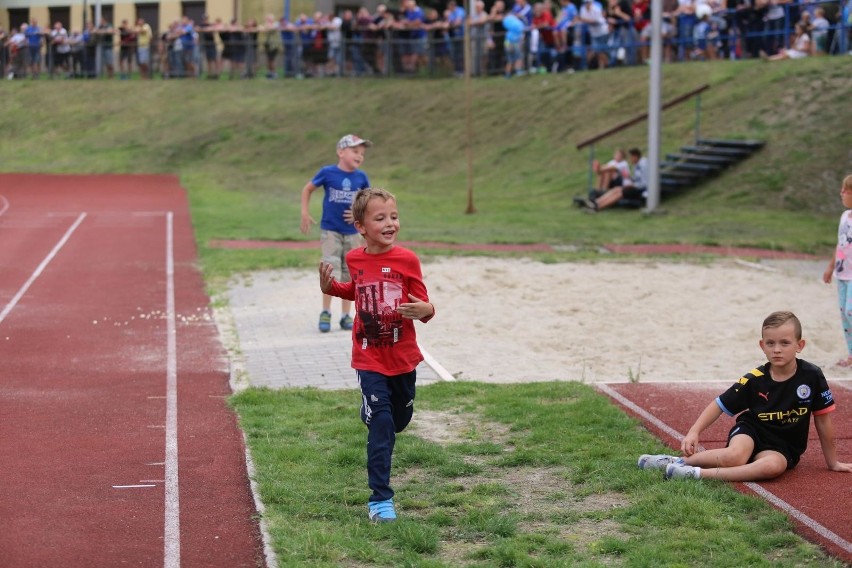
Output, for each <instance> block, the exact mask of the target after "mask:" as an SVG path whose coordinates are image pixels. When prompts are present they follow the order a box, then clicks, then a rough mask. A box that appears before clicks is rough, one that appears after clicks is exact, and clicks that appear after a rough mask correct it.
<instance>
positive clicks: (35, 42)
mask: <svg viewBox="0 0 852 568" xmlns="http://www.w3.org/2000/svg"><path fill="white" fill-rule="evenodd" d="M24 35H25V36H26V37H27V50H28V53H27V55H28V57H29V60H30V76H31V77H32V78H33V79H38V77H39V75H41V28H40V27H38V20H36V19H35V18H33V19H31V20H30V25H29V26H27V29H26V30H25V31H24Z"/></svg>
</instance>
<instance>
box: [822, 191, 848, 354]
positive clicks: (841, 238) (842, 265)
mask: <svg viewBox="0 0 852 568" xmlns="http://www.w3.org/2000/svg"><path fill="white" fill-rule="evenodd" d="M840 201H842V202H843V207H845V208H846V211H844V212H843V213H842V214H841V215H840V227H839V228H838V231H837V248H836V249H835V251H834V256H832V257H831V260H830V261H828V268H826V269H825V274H823V275H822V280H823V282H825V283H826V284H831V277H832V276H834V277H835V278H836V279H837V295H838V299H839V301H840V323H841V324H842V325H843V335H844V336H845V338H846V357H844V358H843V359H840V360H839V361H838V362H837V363H836V364H837V366H838V367H849V366H850V365H852V219H850V218H849V214H850V213H852V211H850V210H852V175H848V176H846V178H844V180H843V185H841V186H840Z"/></svg>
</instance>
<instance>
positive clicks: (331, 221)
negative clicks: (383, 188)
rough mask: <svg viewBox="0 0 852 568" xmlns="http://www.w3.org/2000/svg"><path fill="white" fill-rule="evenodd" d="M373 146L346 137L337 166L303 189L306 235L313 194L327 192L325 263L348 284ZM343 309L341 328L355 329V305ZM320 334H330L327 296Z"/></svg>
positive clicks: (323, 223) (344, 303) (323, 239)
mask: <svg viewBox="0 0 852 568" xmlns="http://www.w3.org/2000/svg"><path fill="white" fill-rule="evenodd" d="M372 145H373V143H372V142H370V141H369V140H365V139H363V138H359V137H358V136H355V135H354V134H347V135H346V136H344V137H343V138H341V139H340V140H339V141H338V142H337V165H336V166H324V167H322V168H320V170H319V171H318V172H317V173H316V175H315V176H314V177H313V178H312V179H311V181H309V182H308V183H307V184H305V187H304V188H302V221H301V226H300V228H301V230H302V233H304V234H305V235H307V234H308V233H309V232H310V230H311V225H313V224H314V223H316V221H314V219H313V218H312V217H311V214H310V211H309V207H308V206H309V204H310V200H311V194H312V193H313V192H314V191H316V190H317V189H318V188H320V187H322V188H323V190H324V191H325V195H324V197H323V202H322V219H321V221H320V243H321V248H322V260H323V262H326V263H328V264H330V265H331V266H332V267H333V268H334V276H335V277H336V278H337V279H338V280H340V281H341V282H348V281H349V271H348V269H347V267H346V260H345V259H346V253H348V252H349V251H350V250H352V249H354V248H355V247H357V246H358V245H359V244H360V243H361V237H360V235H359V234H358V231H357V230H356V229H355V226H354V225H353V224H352V223H353V218H352V200H353V199H355V195H356V194H357V193H358V191H360V190H361V189H364V188H366V187H370V180H369V178H368V177H367V174H366V173H364V172H362V171H361V170H360V169H359V168H360V167H361V164H363V163H364V154H365V152H366V149H367V148H369V147H370V146H372ZM340 305H341V315H340V327H341V328H342V329H346V330H349V329H352V316H351V315H349V310H350V309H351V308H352V302H350V301H349V300H343V301H341V304H340ZM319 330H320V331H321V332H322V333H328V332H329V331H331V296H329V295H328V294H323V296H322V312H320V317H319Z"/></svg>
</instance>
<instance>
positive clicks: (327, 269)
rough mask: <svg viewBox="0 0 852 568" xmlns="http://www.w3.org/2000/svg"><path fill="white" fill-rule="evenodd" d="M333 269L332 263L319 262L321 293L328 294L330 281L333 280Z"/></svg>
mask: <svg viewBox="0 0 852 568" xmlns="http://www.w3.org/2000/svg"><path fill="white" fill-rule="evenodd" d="M333 271H334V267H333V266H332V265H330V264H329V263H327V262H320V265H319V276H320V290H322V293H323V294H328V293H330V292H331V283H332V282H334V276H332V275H331V273H332V272H333Z"/></svg>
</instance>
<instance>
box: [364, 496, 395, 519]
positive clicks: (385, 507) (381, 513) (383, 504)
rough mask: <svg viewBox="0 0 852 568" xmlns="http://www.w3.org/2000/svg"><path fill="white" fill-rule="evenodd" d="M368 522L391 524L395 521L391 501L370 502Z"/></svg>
mask: <svg viewBox="0 0 852 568" xmlns="http://www.w3.org/2000/svg"><path fill="white" fill-rule="evenodd" d="M369 507H370V520H371V521H373V522H375V523H392V522H393V521H395V520H396V510H394V508H393V499H388V500H387V501H370V503H369Z"/></svg>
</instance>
